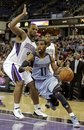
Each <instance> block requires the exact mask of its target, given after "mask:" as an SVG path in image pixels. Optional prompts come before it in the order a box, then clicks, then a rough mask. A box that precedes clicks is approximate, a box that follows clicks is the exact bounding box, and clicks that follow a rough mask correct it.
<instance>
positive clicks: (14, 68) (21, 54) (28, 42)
mask: <svg viewBox="0 0 84 130" xmlns="http://www.w3.org/2000/svg"><path fill="white" fill-rule="evenodd" d="M26 15H27V11H26V5H24V9H23V12H22V13H21V14H20V15H18V16H17V17H15V18H14V19H13V20H12V21H11V22H10V23H9V24H8V26H9V28H10V29H11V31H12V32H13V33H14V34H15V35H16V41H15V44H14V47H13V49H12V51H11V52H10V54H9V55H8V57H7V58H6V60H5V62H4V64H3V68H4V71H5V73H6V74H7V75H8V76H9V78H10V79H11V80H12V81H13V82H14V83H15V90H14V111H13V113H14V115H15V116H16V117H17V118H19V119H22V118H24V115H23V114H22V113H21V110H20V104H19V103H20V99H21V95H22V89H23V85H24V84H28V87H29V89H30V96H31V98H32V101H33V103H34V109H35V111H34V114H35V115H37V116H42V117H47V115H46V114H44V113H43V112H42V111H41V108H40V106H39V98H38V93H37V90H36V89H35V86H34V82H33V79H32V78H31V73H30V72H26V71H25V72H23V73H22V74H20V73H19V72H18V68H19V66H20V65H21V64H22V62H23V61H24V59H25V58H26V55H27V53H29V52H31V53H33V54H34V51H35V48H36V44H35V42H34V38H35V37H36V34H37V31H38V27H37V26H36V25H35V24H31V25H30V27H29V28H28V32H27V33H26V32H25V31H24V30H22V29H21V28H19V27H17V26H16V25H17V23H18V22H20V20H21V19H22V18H24V16H26ZM25 69H27V67H26V68H25ZM30 70H31V67H30Z"/></svg>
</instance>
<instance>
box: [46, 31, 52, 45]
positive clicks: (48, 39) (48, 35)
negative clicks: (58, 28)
mask: <svg viewBox="0 0 84 130" xmlns="http://www.w3.org/2000/svg"><path fill="white" fill-rule="evenodd" d="M45 41H46V43H47V44H50V42H51V35H50V34H49V33H46V34H45Z"/></svg>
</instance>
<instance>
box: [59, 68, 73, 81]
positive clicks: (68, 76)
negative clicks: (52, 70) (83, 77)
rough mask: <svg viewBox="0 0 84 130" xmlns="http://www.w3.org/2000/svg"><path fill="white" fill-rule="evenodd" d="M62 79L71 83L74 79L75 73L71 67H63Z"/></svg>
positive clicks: (60, 74) (61, 71)
mask: <svg viewBox="0 0 84 130" xmlns="http://www.w3.org/2000/svg"><path fill="white" fill-rule="evenodd" d="M59 76H60V79H61V80H62V81H64V82H70V81H72V79H73V78H74V73H73V71H72V70H71V69H70V68H69V67H63V68H62V69H61V70H60V73H59Z"/></svg>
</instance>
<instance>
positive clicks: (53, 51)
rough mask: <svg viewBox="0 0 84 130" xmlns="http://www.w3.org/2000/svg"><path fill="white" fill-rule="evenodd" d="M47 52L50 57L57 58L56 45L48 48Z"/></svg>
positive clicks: (52, 44)
mask: <svg viewBox="0 0 84 130" xmlns="http://www.w3.org/2000/svg"><path fill="white" fill-rule="evenodd" d="M46 52H47V53H48V54H49V55H50V56H52V57H53V58H55V45H54V43H51V44H50V46H48V47H47V48H46Z"/></svg>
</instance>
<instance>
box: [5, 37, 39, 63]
mask: <svg viewBox="0 0 84 130" xmlns="http://www.w3.org/2000/svg"><path fill="white" fill-rule="evenodd" d="M36 47H37V46H36V44H35V42H32V41H31V40H30V39H29V38H28V37H27V38H26V39H25V40H24V41H23V42H22V43H17V42H16V43H15V44H14V47H13V49H12V51H11V52H10V54H9V55H8V57H7V58H6V60H5V63H9V62H12V63H15V64H17V65H21V64H22V63H23V61H24V60H25V59H26V56H27V53H28V52H32V53H33V52H35V48H36Z"/></svg>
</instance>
